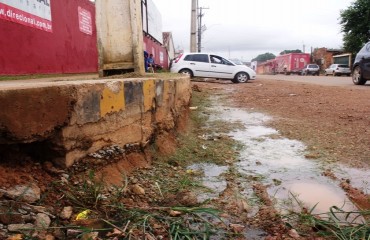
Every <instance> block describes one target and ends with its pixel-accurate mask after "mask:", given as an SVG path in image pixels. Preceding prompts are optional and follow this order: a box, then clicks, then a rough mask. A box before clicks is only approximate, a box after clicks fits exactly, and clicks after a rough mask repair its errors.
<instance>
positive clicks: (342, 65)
mask: <svg viewBox="0 0 370 240" xmlns="http://www.w3.org/2000/svg"><path fill="white" fill-rule="evenodd" d="M338 67H341V68H349V66H348V65H344V64H341V65H338Z"/></svg>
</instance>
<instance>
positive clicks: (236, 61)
mask: <svg viewBox="0 0 370 240" xmlns="http://www.w3.org/2000/svg"><path fill="white" fill-rule="evenodd" d="M230 61H231V62H232V63H234V64H235V65H243V62H242V61H240V60H239V59H230Z"/></svg>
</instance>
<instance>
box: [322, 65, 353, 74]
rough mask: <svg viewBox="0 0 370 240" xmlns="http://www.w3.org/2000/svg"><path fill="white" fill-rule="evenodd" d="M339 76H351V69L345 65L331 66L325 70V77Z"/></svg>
mask: <svg viewBox="0 0 370 240" xmlns="http://www.w3.org/2000/svg"><path fill="white" fill-rule="evenodd" d="M329 74H330V75H333V76H341V75H347V76H350V75H351V69H350V68H349V66H348V65H346V64H332V65H330V67H329V68H327V69H325V76H328V75H329Z"/></svg>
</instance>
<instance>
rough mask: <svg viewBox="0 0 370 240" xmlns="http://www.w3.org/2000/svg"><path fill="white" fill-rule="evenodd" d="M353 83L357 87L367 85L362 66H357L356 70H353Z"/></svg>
mask: <svg viewBox="0 0 370 240" xmlns="http://www.w3.org/2000/svg"><path fill="white" fill-rule="evenodd" d="M352 82H353V83H354V84H355V85H364V84H365V83H366V79H364V78H363V77H362V73H361V68H360V66H356V67H355V68H354V69H353V73H352Z"/></svg>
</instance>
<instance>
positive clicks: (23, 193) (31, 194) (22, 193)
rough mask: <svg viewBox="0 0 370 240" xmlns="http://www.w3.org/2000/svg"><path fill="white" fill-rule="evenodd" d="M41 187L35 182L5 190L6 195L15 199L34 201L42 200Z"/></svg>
mask: <svg viewBox="0 0 370 240" xmlns="http://www.w3.org/2000/svg"><path fill="white" fill-rule="evenodd" d="M40 193H41V190H40V188H39V187H38V186H37V185H36V184H35V183H31V184H29V185H17V186H15V187H13V188H11V189H8V190H6V191H5V195H6V196H7V197H9V198H11V199H13V200H23V201H25V202H28V203H33V202H36V201H38V200H40Z"/></svg>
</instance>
